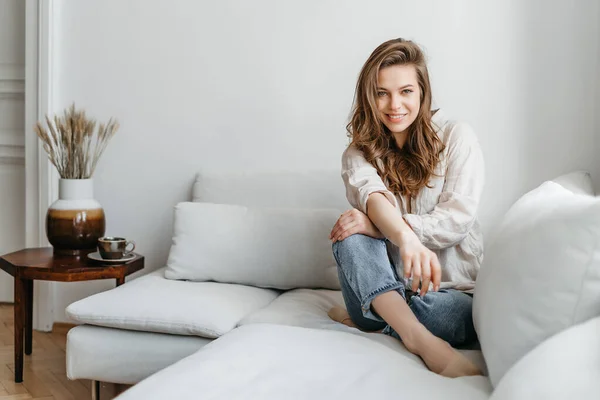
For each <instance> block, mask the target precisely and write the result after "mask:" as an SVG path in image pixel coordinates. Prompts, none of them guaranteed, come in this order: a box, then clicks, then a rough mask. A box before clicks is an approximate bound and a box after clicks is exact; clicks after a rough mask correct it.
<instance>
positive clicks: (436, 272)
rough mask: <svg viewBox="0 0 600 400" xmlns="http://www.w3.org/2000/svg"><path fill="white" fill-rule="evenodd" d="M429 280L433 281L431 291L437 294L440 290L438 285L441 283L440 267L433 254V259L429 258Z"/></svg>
mask: <svg viewBox="0 0 600 400" xmlns="http://www.w3.org/2000/svg"><path fill="white" fill-rule="evenodd" d="M431 279H432V281H433V290H434V291H435V292H437V291H438V290H439V289H440V284H441V282H442V265H441V264H440V260H438V258H437V255H435V253H434V254H433V257H431Z"/></svg>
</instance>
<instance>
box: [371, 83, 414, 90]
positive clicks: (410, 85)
mask: <svg viewBox="0 0 600 400" xmlns="http://www.w3.org/2000/svg"><path fill="white" fill-rule="evenodd" d="M413 86H414V85H413V84H412V83H409V84H408V85H404V86H401V87H399V88H398V89H400V90H402V89H408V88H411V87H413ZM377 90H388V89H386V88H384V87H381V86H378V87H377Z"/></svg>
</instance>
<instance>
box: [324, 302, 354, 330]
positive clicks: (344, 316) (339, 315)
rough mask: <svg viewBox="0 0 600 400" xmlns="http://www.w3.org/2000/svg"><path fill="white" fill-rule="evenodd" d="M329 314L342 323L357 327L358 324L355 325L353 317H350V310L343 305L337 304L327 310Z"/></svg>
mask: <svg viewBox="0 0 600 400" xmlns="http://www.w3.org/2000/svg"><path fill="white" fill-rule="evenodd" d="M327 315H329V318H331V319H332V320H334V321H336V322H339V323H340V324H344V325H347V326H349V327H351V328H356V325H354V322H352V319H351V318H350V314H348V311H346V309H344V308H342V307H338V306H335V307H333V308H331V310H329V312H327Z"/></svg>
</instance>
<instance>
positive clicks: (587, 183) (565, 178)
mask: <svg viewBox="0 0 600 400" xmlns="http://www.w3.org/2000/svg"><path fill="white" fill-rule="evenodd" d="M552 182H554V183H558V184H559V185H560V186H562V187H564V188H565V189H567V190H570V191H571V192H573V193H575V194H588V195H590V196H594V194H595V193H594V185H593V183H592V176H591V175H590V173H589V172H587V171H575V172H571V173H568V174H564V175H561V176H559V177H557V178H554V179H552Z"/></svg>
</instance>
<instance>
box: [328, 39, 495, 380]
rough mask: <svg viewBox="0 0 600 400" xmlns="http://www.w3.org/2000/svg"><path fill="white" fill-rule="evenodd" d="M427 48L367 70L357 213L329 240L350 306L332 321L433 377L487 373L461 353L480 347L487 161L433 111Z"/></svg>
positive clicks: (358, 110)
mask: <svg viewBox="0 0 600 400" xmlns="http://www.w3.org/2000/svg"><path fill="white" fill-rule="evenodd" d="M431 98H432V96H431V87H430V83H429V75H428V72H427V66H426V63H425V58H424V56H423V52H422V51H421V49H420V48H419V47H418V46H417V45H416V44H415V43H413V42H411V41H407V40H404V39H395V40H390V41H388V42H385V43H383V44H381V45H380V46H379V47H377V48H376V49H375V51H373V53H372V54H371V56H370V57H369V59H368V60H367V62H366V63H365V65H364V66H363V68H362V70H361V73H360V76H359V78H358V83H357V85H356V95H355V100H354V107H353V114H352V118H351V121H350V123H349V124H348V126H347V130H348V135H349V137H350V138H351V143H350V145H349V146H348V148H347V149H346V150H345V151H344V154H343V156H342V178H343V180H344V183H345V185H346V195H347V198H348V201H349V202H350V204H351V205H352V207H354V208H353V209H351V210H349V211H346V212H345V213H343V214H342V215H341V216H340V218H339V219H338V221H337V222H336V224H335V226H334V227H333V229H332V231H331V237H330V239H331V240H332V241H333V242H334V244H333V253H334V255H335V258H336V261H337V264H338V273H339V277H340V283H341V286H342V293H343V296H344V302H345V303H346V309H347V310H345V309H342V308H340V307H336V308H333V309H331V310H330V312H329V315H330V317H331V318H333V319H334V320H336V321H338V322H341V323H344V324H346V325H349V326H354V327H357V328H359V329H362V330H366V331H381V332H382V333H384V334H388V335H391V336H394V337H396V338H398V339H400V340H402V342H403V343H404V345H405V346H406V348H407V349H408V350H409V351H411V352H413V353H415V354H417V355H419V356H420V357H421V358H422V359H423V361H424V362H425V364H426V365H427V367H428V368H429V369H430V370H432V371H433V372H436V373H439V374H441V375H444V376H448V377H458V376H465V375H477V374H480V373H481V372H480V371H479V369H478V368H477V367H476V366H475V365H474V364H472V363H471V362H470V361H469V360H468V359H467V358H466V357H464V356H462V355H461V354H460V353H459V352H457V351H456V350H454V349H453V347H452V346H461V345H466V344H468V343H470V342H473V341H474V340H476V334H475V330H474V328H473V322H472V314H471V309H472V296H471V294H470V293H472V292H473V289H474V286H475V278H476V276H477V272H478V270H479V266H480V264H481V261H482V257H483V240H482V235H481V232H480V228H479V223H478V221H477V206H478V203H479V198H480V195H481V192H482V189H483V182H484V164H483V156H482V152H481V149H480V147H479V144H478V141H477V138H476V136H475V134H474V133H473V131H472V130H471V128H470V127H469V126H468V125H466V124H463V123H457V122H453V121H451V120H448V119H447V118H446V116H445V115H444V113H443V112H442V110H439V109H438V110H435V111H432V110H431Z"/></svg>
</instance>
